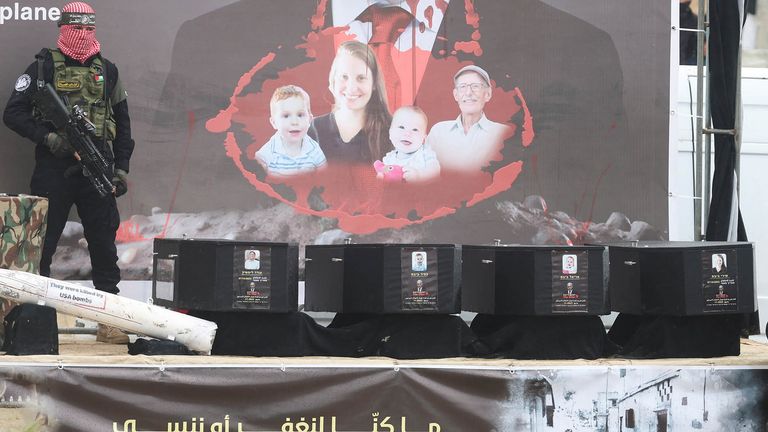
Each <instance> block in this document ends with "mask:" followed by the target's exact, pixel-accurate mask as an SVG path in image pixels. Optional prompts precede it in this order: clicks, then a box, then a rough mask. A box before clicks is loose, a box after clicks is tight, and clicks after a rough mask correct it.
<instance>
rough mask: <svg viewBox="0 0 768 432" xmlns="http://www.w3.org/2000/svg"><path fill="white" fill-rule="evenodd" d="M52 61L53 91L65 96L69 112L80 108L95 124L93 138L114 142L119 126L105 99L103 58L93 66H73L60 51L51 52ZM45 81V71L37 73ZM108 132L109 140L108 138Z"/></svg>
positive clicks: (106, 98) (95, 59) (105, 81)
mask: <svg viewBox="0 0 768 432" xmlns="http://www.w3.org/2000/svg"><path fill="white" fill-rule="evenodd" d="M50 52H51V56H52V57H53V81H52V84H53V87H54V88H55V89H56V92H57V93H58V94H59V95H61V96H62V97H63V96H66V98H63V99H65V101H66V103H67V108H69V109H70V110H71V109H72V107H73V106H75V105H78V106H80V107H81V108H82V109H83V111H85V113H86V115H87V116H88V119H89V120H90V121H91V123H93V124H94V126H95V127H96V130H95V132H94V134H95V135H96V137H97V138H98V139H100V140H104V139H106V140H107V141H112V140H113V139H115V131H116V129H117V128H116V124H115V120H114V116H113V112H112V104H111V103H109V97H108V96H107V95H106V90H105V89H106V85H107V80H106V73H105V69H106V67H105V65H104V64H103V61H102V59H101V57H98V56H97V57H96V58H94V59H93V61H92V62H91V65H90V66H71V65H69V66H68V65H67V64H66V59H65V58H64V54H62V53H61V51H59V50H56V49H53V50H50ZM38 76H40V77H42V71H38ZM105 131H106V136H105Z"/></svg>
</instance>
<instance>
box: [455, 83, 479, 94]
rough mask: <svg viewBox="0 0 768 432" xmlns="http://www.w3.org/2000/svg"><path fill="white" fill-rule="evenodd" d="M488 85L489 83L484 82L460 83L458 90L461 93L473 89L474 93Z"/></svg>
mask: <svg viewBox="0 0 768 432" xmlns="http://www.w3.org/2000/svg"><path fill="white" fill-rule="evenodd" d="M486 87H487V85H485V84H483V83H472V84H459V85H457V86H456V90H458V91H459V93H464V92H466V91H467V90H472V92H473V93H477V92H479V91H480V89H484V88H486Z"/></svg>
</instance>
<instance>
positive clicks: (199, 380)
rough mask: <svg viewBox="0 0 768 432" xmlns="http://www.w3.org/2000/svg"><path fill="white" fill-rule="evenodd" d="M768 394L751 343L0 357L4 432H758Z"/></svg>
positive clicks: (64, 338)
mask: <svg viewBox="0 0 768 432" xmlns="http://www.w3.org/2000/svg"><path fill="white" fill-rule="evenodd" d="M757 338H758V339H761V340H764V336H758V337H757ZM766 389H768V344H766V343H765V342H762V341H758V340H748V339H742V340H741V354H740V355H739V356H730V357H720V358H707V359H696V358H677V359H655V360H631V359H617V358H604V359H597V360H541V361H537V360H515V359H493V360H483V359H476V358H472V359H469V358H443V359H422V360H396V359H391V358H385V357H366V358H354V359H353V358H341V357H298V358H296V357H294V358H287V357H245V356H202V355H189V356H146V355H129V354H128V349H127V346H125V345H109V344H104V343H100V342H96V340H95V336H93V335H87V334H78V335H69V334H64V335H60V345H59V354H58V355H37V356H10V355H4V354H3V355H0V425H2V427H0V430H2V431H3V432H6V431H7V432H15V431H25V432H27V431H34V432H40V431H105V430H110V431H144V432H149V431H178V432H180V431H187V432H189V431H196V432H202V431H211V432H213V431H221V432H223V431H252V432H256V431H258V432H266V431H282V432H286V431H315V432H325V431H329V432H342V431H347V432H349V431H372V430H373V431H377V430H378V431H401V432H405V431H406V430H407V431H410V432H414V431H427V432H439V431H473V432H474V431H487V432H491V431H493V432H502V431H505V432H506V431H510V432H511V431H535V432H539V431H565V430H570V431H572V432H576V431H595V430H600V431H605V432H609V431H619V430H626V429H627V427H626V425H628V424H634V425H636V427H638V428H639V429H636V430H646V429H647V428H651V429H652V430H666V431H675V430H679V431H687V430H692V429H696V430H703V431H722V430H745V431H746V430H750V431H752V430H766V429H765V427H766V424H767V423H768V394H767V393H768V390H766ZM734 412H737V413H738V415H734ZM660 413H663V415H661V414H660ZM628 419H629V420H631V421H632V422H634V423H631V422H630V423H628ZM661 425H664V428H663V429H657V428H658V427H660V426H661ZM305 426H306V428H305ZM622 427H623V429H622ZM640 427H642V428H640ZM651 429H648V430H651Z"/></svg>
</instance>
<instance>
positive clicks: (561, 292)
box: [461, 245, 610, 316]
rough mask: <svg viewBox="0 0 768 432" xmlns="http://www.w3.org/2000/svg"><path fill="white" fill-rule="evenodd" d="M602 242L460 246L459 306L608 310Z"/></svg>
mask: <svg viewBox="0 0 768 432" xmlns="http://www.w3.org/2000/svg"><path fill="white" fill-rule="evenodd" d="M606 257H607V253H606V250H605V248H604V247H602V246H519V245H515V246H508V245H504V246H463V247H462V299H461V303H462V307H463V308H464V310H467V311H472V312H478V313H482V314H495V315H529V316H547V315H559V316H563V315H605V314H608V313H610V305H609V303H608V291H607V288H608V287H607V273H606V272H607V270H608V269H607V263H606V262H605V261H606Z"/></svg>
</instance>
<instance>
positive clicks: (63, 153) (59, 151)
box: [43, 132, 75, 159]
mask: <svg viewBox="0 0 768 432" xmlns="http://www.w3.org/2000/svg"><path fill="white" fill-rule="evenodd" d="M43 143H44V144H45V146H46V147H48V151H50V152H51V153H52V154H53V155H54V156H56V157H57V158H59V159H64V158H65V157H71V156H72V155H73V154H74V153H75V150H74V149H73V148H72V146H71V145H69V141H67V139H66V138H63V137H62V136H61V135H59V134H57V133H56V132H49V133H48V135H46V136H45V140H44V141H43Z"/></svg>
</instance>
